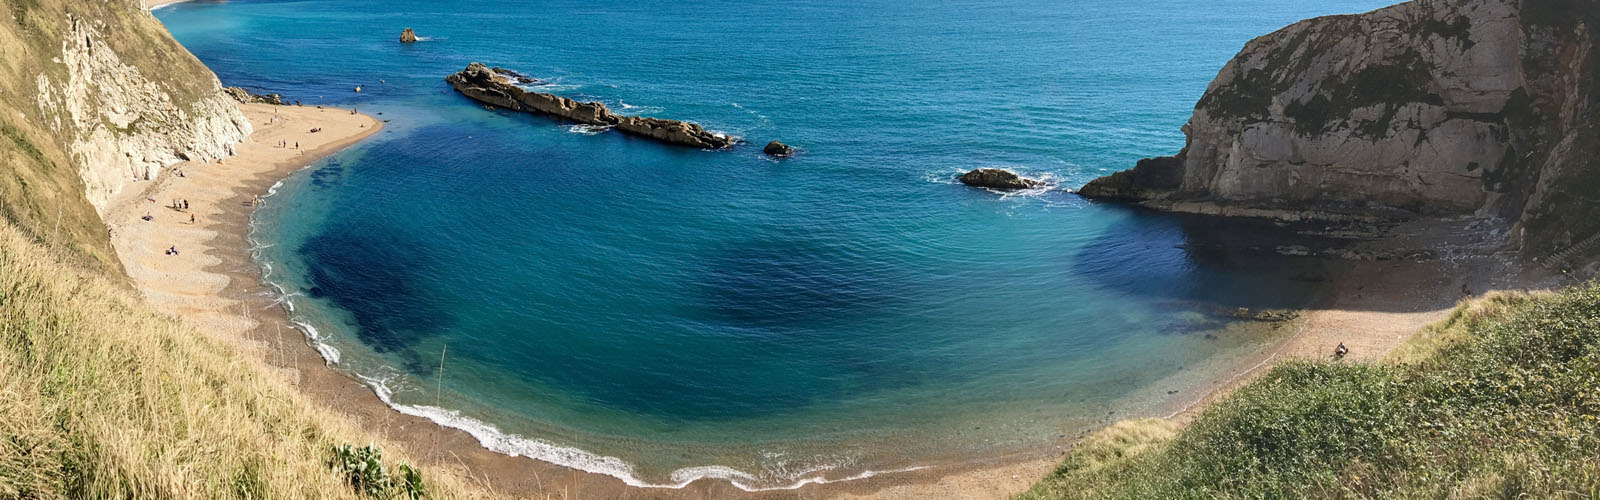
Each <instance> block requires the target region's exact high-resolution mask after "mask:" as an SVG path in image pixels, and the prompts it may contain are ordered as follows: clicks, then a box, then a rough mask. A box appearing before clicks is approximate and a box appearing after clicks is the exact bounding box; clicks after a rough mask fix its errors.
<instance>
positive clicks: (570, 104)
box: [445, 62, 739, 149]
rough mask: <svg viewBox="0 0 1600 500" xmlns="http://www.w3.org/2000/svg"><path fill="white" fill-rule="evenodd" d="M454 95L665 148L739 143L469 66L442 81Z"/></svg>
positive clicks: (690, 126)
mask: <svg viewBox="0 0 1600 500" xmlns="http://www.w3.org/2000/svg"><path fill="white" fill-rule="evenodd" d="M445 81H447V82H450V85H451V86H452V87H455V89H456V91H458V92H461V94H462V95H465V96H467V97H470V98H472V99H474V100H477V101H479V102H483V103H485V104H489V105H491V106H498V107H502V108H506V109H510V110H515V111H526V112H529V113H539V114H544V115H550V116H555V117H559V118H563V119H567V120H572V121H575V122H578V123H583V124H588V125H598V126H602V127H610V128H613V129H616V130H619V131H622V132H624V133H628V134H632V135H637V136H640V137H646V138H650V139H655V140H658V141H661V142H665V143H668V144H678V145H683V146H693V147H697V148H705V149H727V148H730V147H733V145H735V144H738V143H739V139H737V138H734V137H729V136H727V135H723V134H718V133H715V132H710V131H707V130H706V129H705V128H703V127H701V126H700V125H697V124H693V123H688V122H681V121H677V120H665V119H661V118H645V117H638V116H621V115H617V114H614V113H612V112H611V110H610V109H608V108H606V105H604V104H601V103H598V102H578V101H574V100H572V99H568V98H565V97H561V96H558V95H553V94H546V93H542V92H532V91H528V90H525V89H523V88H521V87H518V86H516V85H515V84H513V83H512V80H511V79H510V78H508V77H507V76H505V75H503V74H500V73H497V72H495V71H494V70H492V69H490V68H489V67H488V66H484V65H483V63H476V62H475V63H472V64H470V65H467V69H465V70H462V71H461V72H460V73H456V74H453V75H450V76H449V77H447V78H445Z"/></svg>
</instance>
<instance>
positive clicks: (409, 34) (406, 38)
mask: <svg viewBox="0 0 1600 500" xmlns="http://www.w3.org/2000/svg"><path fill="white" fill-rule="evenodd" d="M416 41H417V32H415V31H411V28H406V30H405V31H401V32H400V43H416Z"/></svg>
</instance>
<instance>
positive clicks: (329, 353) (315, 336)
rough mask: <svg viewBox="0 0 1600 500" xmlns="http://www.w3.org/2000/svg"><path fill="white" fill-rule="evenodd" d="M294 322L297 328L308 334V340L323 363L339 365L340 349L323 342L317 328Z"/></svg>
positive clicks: (302, 322)
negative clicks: (320, 356)
mask: <svg viewBox="0 0 1600 500" xmlns="http://www.w3.org/2000/svg"><path fill="white" fill-rule="evenodd" d="M292 322H293V323H294V325H295V326H297V327H300V329H301V330H303V331H305V332H306V339H307V340H309V341H311V346H312V347H315V348H317V353H318V354H321V355H322V360H323V361H326V362H327V363H328V364H329V365H337V364H339V348H337V347H334V346H331V345H328V343H327V342H323V341H322V332H319V331H317V328H316V327H314V326H311V325H310V324H309V323H306V322H304V321H300V320H293V321H292Z"/></svg>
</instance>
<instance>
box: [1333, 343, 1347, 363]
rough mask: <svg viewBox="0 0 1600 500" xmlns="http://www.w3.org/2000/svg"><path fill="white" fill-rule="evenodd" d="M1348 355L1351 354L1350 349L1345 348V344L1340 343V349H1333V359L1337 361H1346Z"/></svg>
mask: <svg viewBox="0 0 1600 500" xmlns="http://www.w3.org/2000/svg"><path fill="white" fill-rule="evenodd" d="M1346 354H1350V348H1348V347H1345V346H1344V342H1340V343H1339V347H1335V348H1333V357H1334V358H1335V359H1344V355H1346Z"/></svg>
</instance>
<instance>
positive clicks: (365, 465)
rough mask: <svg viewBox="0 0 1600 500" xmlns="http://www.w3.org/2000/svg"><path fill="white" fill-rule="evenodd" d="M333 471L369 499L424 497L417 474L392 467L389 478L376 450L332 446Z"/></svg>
mask: <svg viewBox="0 0 1600 500" xmlns="http://www.w3.org/2000/svg"><path fill="white" fill-rule="evenodd" d="M333 467H334V468H335V469H337V470H339V472H340V473H342V474H343V475H344V476H345V480H346V481H347V482H348V483H350V487H352V488H355V490H356V491H357V492H359V493H362V494H365V495H367V496H369V497H372V498H396V497H403V498H410V499H411V500H418V499H420V498H422V497H423V496H425V495H426V494H427V491H426V490H424V489H423V487H422V473H421V472H419V471H418V470H417V469H416V468H415V467H412V466H411V465H409V464H405V463H402V464H400V465H399V466H398V467H395V474H393V475H390V474H389V470H388V468H387V467H385V466H384V465H383V451H382V450H379V449H378V447H376V446H372V445H367V446H363V447H360V448H356V447H353V446H350V445H348V444H346V445H339V446H335V447H334V448H333Z"/></svg>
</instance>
